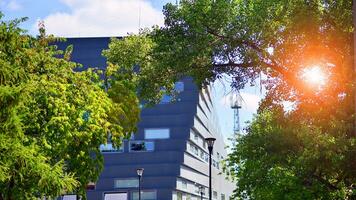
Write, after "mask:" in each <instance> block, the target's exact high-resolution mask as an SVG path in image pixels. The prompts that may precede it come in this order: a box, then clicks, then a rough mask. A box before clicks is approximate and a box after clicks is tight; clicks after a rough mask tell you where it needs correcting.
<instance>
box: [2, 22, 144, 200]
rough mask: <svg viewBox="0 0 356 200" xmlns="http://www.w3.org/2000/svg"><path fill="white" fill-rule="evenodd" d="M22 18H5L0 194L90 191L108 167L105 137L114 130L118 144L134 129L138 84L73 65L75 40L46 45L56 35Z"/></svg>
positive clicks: (27, 196)
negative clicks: (29, 31)
mask: <svg viewBox="0 0 356 200" xmlns="http://www.w3.org/2000/svg"><path fill="white" fill-rule="evenodd" d="M23 20H24V19H21V20H13V21H9V22H4V21H1V24H0V152H1V153H0V163H1V165H0V199H6V200H7V199H9V200H10V199H38V198H39V197H44V196H46V197H47V198H54V197H56V196H59V195H61V194H65V193H70V192H74V193H76V194H79V195H81V196H82V197H83V198H84V199H86V196H85V188H86V185H87V184H88V183H89V182H91V181H93V182H95V181H96V180H97V179H98V177H99V174H100V172H101V170H102V168H103V156H102V154H101V153H100V149H99V146H100V144H104V143H106V142H107V138H108V135H109V134H110V136H111V139H112V141H113V143H114V145H116V146H118V145H120V144H121V141H122V139H123V138H124V137H128V136H129V135H130V133H132V132H134V131H135V130H136V123H137V121H138V115H139V107H138V100H137V98H136V95H135V92H136V89H135V84H134V82H133V81H131V80H129V79H125V80H122V79H121V80H120V79H117V78H114V77H109V78H108V79H107V80H106V82H104V80H101V79H100V78H99V76H100V73H99V72H95V71H96V70H85V71H81V72H76V71H75V68H78V67H80V66H79V65H78V64H76V63H73V62H70V61H68V59H69V58H70V51H71V47H69V48H67V50H66V51H65V52H62V51H59V50H57V49H56V47H55V46H51V45H49V44H50V43H51V42H53V41H55V40H56V39H55V38H53V37H51V36H46V35H45V32H44V28H43V27H42V28H41V29H40V33H41V35H40V36H39V37H38V38H33V37H31V36H29V35H26V34H25V32H24V31H23V30H21V29H20V28H18V24H19V23H21V22H22V21H23ZM116 68H117V67H116ZM110 69H111V71H115V70H114V69H115V66H111V67H110ZM109 82H110V83H111V85H112V86H111V87H106V86H108V84H106V83H109Z"/></svg>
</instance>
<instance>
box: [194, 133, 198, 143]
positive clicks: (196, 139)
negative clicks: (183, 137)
mask: <svg viewBox="0 0 356 200" xmlns="http://www.w3.org/2000/svg"><path fill="white" fill-rule="evenodd" d="M194 140H195V141H198V140H199V136H198V134H196V133H194Z"/></svg>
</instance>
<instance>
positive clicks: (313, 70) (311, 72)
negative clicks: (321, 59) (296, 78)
mask: <svg viewBox="0 0 356 200" xmlns="http://www.w3.org/2000/svg"><path fill="white" fill-rule="evenodd" d="M302 78H303V79H304V81H305V82H307V83H309V84H312V85H316V86H323V85H325V83H326V79H327V77H326V75H325V73H324V71H323V70H322V69H321V68H320V67H319V66H312V67H309V68H305V69H304V70H303V71H302Z"/></svg>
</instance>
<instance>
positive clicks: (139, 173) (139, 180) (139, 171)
mask: <svg viewBox="0 0 356 200" xmlns="http://www.w3.org/2000/svg"><path fill="white" fill-rule="evenodd" d="M143 170H144V169H143V168H137V169H136V172H137V176H138V200H141V178H142V175H143Z"/></svg>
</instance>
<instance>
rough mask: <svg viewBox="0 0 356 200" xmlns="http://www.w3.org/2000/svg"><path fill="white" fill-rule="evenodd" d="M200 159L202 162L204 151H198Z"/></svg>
mask: <svg viewBox="0 0 356 200" xmlns="http://www.w3.org/2000/svg"><path fill="white" fill-rule="evenodd" d="M200 158H201V159H202V160H204V151H202V150H201V151H200Z"/></svg>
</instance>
